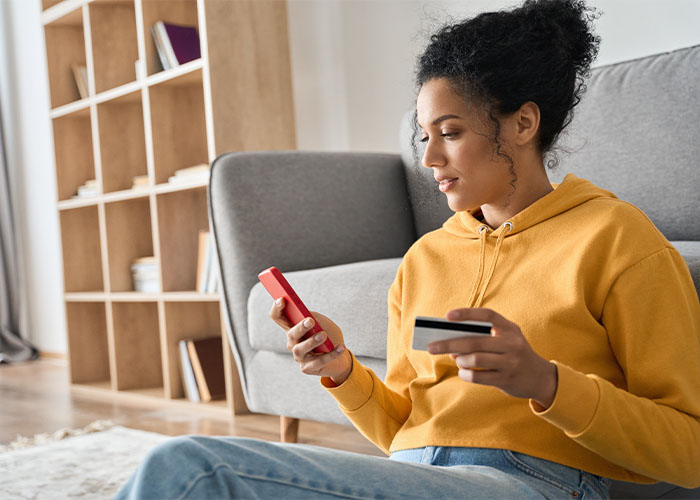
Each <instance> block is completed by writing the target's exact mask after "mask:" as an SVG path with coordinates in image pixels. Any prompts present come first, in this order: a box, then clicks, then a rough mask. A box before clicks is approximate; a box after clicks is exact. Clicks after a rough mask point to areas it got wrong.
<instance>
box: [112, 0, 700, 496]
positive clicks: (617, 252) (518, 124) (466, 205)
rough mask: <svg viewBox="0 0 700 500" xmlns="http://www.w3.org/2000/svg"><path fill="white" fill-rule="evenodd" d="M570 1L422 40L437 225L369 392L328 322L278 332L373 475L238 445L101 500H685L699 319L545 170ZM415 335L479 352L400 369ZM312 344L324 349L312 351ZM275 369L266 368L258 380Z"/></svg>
mask: <svg viewBox="0 0 700 500" xmlns="http://www.w3.org/2000/svg"><path fill="white" fill-rule="evenodd" d="M591 20H592V17H591V16H590V15H589V14H588V9H587V8H586V7H585V5H584V4H583V2H581V1H569V0H528V1H526V2H525V3H524V5H523V6H522V7H520V8H517V9H513V10H509V11H500V12H491V13H485V14H481V15H479V16H477V17H475V18H473V19H470V20H467V21H464V22H462V23H459V24H456V25H453V26H447V27H445V28H443V29H441V30H440V31H439V32H438V33H437V34H435V35H434V36H433V37H431V41H430V43H429V45H428V47H427V48H426V50H425V52H424V53H423V54H422V55H421V57H420V59H419V61H418V68H417V69H418V71H417V86H418V96H417V100H416V109H417V112H416V120H415V122H416V132H420V139H421V141H422V142H423V143H424V144H425V151H424V153H423V156H422V163H423V166H424V167H426V168H430V169H432V173H433V175H434V177H435V179H436V181H438V182H439V183H440V184H439V185H440V191H442V192H443V193H444V194H445V196H446V197H447V201H448V203H449V206H450V208H451V209H452V210H454V211H455V214H454V216H452V217H451V218H450V219H448V220H447V222H445V224H444V226H443V227H442V228H440V229H438V230H436V231H433V232H430V233H428V234H426V235H424V236H423V237H421V238H420V239H419V240H418V241H417V242H416V243H415V244H414V245H413V246H412V247H411V248H410V249H409V251H408V252H407V253H406V255H405V256H404V258H403V260H402V262H401V265H400V267H399V270H398V272H397V275H396V279H395V281H394V283H393V284H392V286H391V289H390V291H389V296H388V307H389V327H388V348H387V368H388V371H387V375H386V378H385V380H384V381H381V380H380V379H379V378H378V377H377V376H376V375H375V374H374V373H373V372H372V371H371V370H370V369H368V368H366V367H364V366H362V364H361V363H360V362H359V361H358V360H357V359H356V358H355V357H354V356H353V355H352V352H351V351H350V350H348V349H345V347H344V341H343V334H342V332H341V330H340V328H338V326H337V325H336V324H335V323H333V321H332V320H331V319H329V318H327V317H326V316H324V315H323V314H320V313H314V317H315V320H316V321H318V322H319V323H320V324H321V326H322V327H323V329H324V333H322V334H320V335H318V336H317V337H316V338H311V339H308V340H303V341H302V340H301V338H302V337H303V335H304V334H305V333H306V332H307V331H308V330H309V329H310V328H311V326H312V324H313V323H311V324H306V322H304V323H299V324H297V325H292V324H290V323H289V322H288V321H287V320H286V319H285V317H284V315H283V310H284V306H285V305H284V303H283V302H282V303H279V304H275V305H274V306H273V308H272V310H271V311H270V316H271V317H272V318H273V319H274V320H275V321H276V322H277V323H278V324H279V325H280V326H281V327H282V328H283V329H284V330H285V331H286V333H287V337H288V348H289V350H290V351H291V352H292V353H293V355H294V359H295V360H296V361H298V362H299V365H300V368H301V370H302V371H303V372H304V373H306V374H310V375H316V376H320V377H321V379H320V381H321V384H322V385H323V386H324V387H325V388H326V390H327V391H328V392H329V393H330V394H331V395H332V396H333V397H334V398H336V400H337V401H338V403H339V405H340V408H341V409H342V410H343V412H344V413H345V414H346V415H347V416H348V418H349V419H350V420H351V421H352V422H353V423H354V424H355V425H356V427H357V428H358V429H359V430H360V431H361V432H362V433H363V434H364V435H365V436H367V437H368V438H369V439H370V440H371V441H372V442H374V443H375V444H376V445H377V446H378V447H380V448H381V449H382V450H383V451H385V452H386V453H387V454H390V459H389V460H386V459H383V458H379V457H369V456H364V455H358V454H352V453H345V452H339V451H334V450H327V449H323V448H316V447H311V446H305V445H290V444H280V443H268V442H264V441H259V440H253V439H243V438H206V437H194V436H189V437H184V438H177V439H174V440H171V441H170V442H169V443H168V444H166V445H163V446H160V447H158V448H157V449H156V450H155V451H154V452H152V453H151V454H150V455H149V457H148V458H147V459H146V460H145V461H144V463H143V464H142V465H141V467H140V468H139V470H138V471H137V472H136V473H135V475H134V477H132V479H131V480H130V482H129V483H128V484H127V485H126V486H125V487H124V489H123V490H122V492H121V493H120V496H129V495H132V496H134V497H139V498H141V497H177V498H185V497H187V498H190V497H192V498H199V497H245V498H255V497H258V498H273V497H274V498H297V497H298V498H302V497H303V498H314V497H328V498H333V497H349V498H378V497H390V498H391V497H402V498H431V497H448V498H453V497H455V498H457V497H461V498H563V497H574V498H577V497H578V498H580V497H584V498H606V497H607V496H608V486H609V479H610V478H616V479H623V480H627V481H638V482H653V481H657V480H663V481H668V482H673V483H676V484H680V485H682V486H688V487H696V486H698V485H700V471H699V470H698V467H697V464H698V463H700V446H698V443H699V442H700V378H699V377H698V374H699V373H700V341H699V338H700V304H699V303H698V297H697V295H696V292H695V289H694V287H693V284H692V281H691V277H690V274H689V272H688V268H687V266H686V264H685V262H684V261H683V259H682V258H681V256H680V255H679V253H678V252H677V251H676V250H675V248H674V247H673V246H671V244H670V243H669V242H668V241H667V240H666V238H664V237H663V235H662V234H661V233H660V232H659V231H658V230H657V229H656V228H655V227H654V226H653V224H652V223H651V222H650V221H649V219H648V218H647V217H646V216H645V215H644V214H643V213H642V212H641V211H640V210H639V209H637V208H636V207H634V206H632V205H630V204H628V203H625V202H622V201H620V200H618V199H617V198H616V197H615V195H614V194H612V193H610V192H608V191H605V190H602V189H600V188H597V187H596V186H594V185H593V184H591V183H590V182H588V181H586V180H585V179H580V178H578V177H576V176H574V175H572V174H569V175H567V176H566V178H565V179H564V180H563V182H562V183H561V184H554V185H552V184H550V183H549V181H548V178H547V175H546V171H545V166H544V161H543V158H544V155H545V154H546V153H548V152H549V151H551V149H552V146H553V144H554V143H555V141H556V139H557V137H558V136H559V134H560V132H561V131H562V130H563V129H564V128H565V127H566V125H567V124H568V123H569V122H570V121H571V118H572V116H573V115H572V110H573V108H574V107H575V105H576V104H577V103H578V102H579V99H580V96H581V93H582V92H583V90H584V88H585V87H584V86H583V79H584V77H585V76H587V75H588V71H589V67H590V64H591V62H592V61H593V60H594V58H595V56H596V55H597V50H598V44H599V39H598V38H597V37H595V36H593V35H592V33H591V27H590V23H591ZM417 315H422V316H437V317H446V318H447V319H449V320H457V321H462V320H478V321H489V322H491V323H492V324H493V329H492V331H491V335H490V336H483V337H480V338H462V339H455V340H449V341H442V342H435V343H433V344H431V345H430V347H429V352H423V351H416V350H413V349H412V348H411V340H412V333H413V320H414V318H415V317H416V316H417ZM326 335H328V337H330V339H331V340H332V341H333V343H334V344H335V345H336V346H338V347H337V348H336V350H334V351H333V352H331V353H328V354H322V355H318V354H315V353H313V352H312V351H313V349H314V348H315V347H317V346H318V345H320V344H322V343H323V342H324V340H325V338H326V337H325V336H326ZM270 369H274V367H270Z"/></svg>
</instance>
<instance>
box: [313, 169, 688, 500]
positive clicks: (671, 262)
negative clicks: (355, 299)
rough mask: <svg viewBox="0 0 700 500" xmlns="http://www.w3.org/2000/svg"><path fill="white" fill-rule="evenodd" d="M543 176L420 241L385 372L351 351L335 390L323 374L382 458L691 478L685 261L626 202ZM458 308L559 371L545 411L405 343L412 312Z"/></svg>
mask: <svg viewBox="0 0 700 500" xmlns="http://www.w3.org/2000/svg"><path fill="white" fill-rule="evenodd" d="M552 186H553V187H554V188H555V189H554V191H552V192H550V193H548V194H547V195H546V196H544V197H542V198H540V199H539V200H537V201H536V202H535V203H533V204H532V205H530V206H529V207H527V208H526V209H524V210H523V211H521V212H520V213H518V214H516V215H514V216H513V217H511V218H510V219H509V220H508V221H507V222H505V223H504V224H503V225H501V226H500V227H499V228H497V229H496V230H493V229H491V228H490V227H489V226H488V225H486V224H485V223H484V222H482V221H480V220H478V219H477V218H475V217H474V215H472V214H471V213H469V212H458V213H456V214H454V215H453V216H452V217H450V218H449V219H448V220H447V221H446V222H445V224H444V225H443V227H442V228H440V229H437V230H435V231H432V232H430V233H427V234H425V235H424V236H423V237H421V238H420V239H419V240H418V241H416V242H415V243H414V244H413V246H412V247H411V248H410V249H409V250H408V252H407V253H406V255H405V256H404V258H403V260H402V262H401V265H400V266H399V269H398V272H397V275H396V279H395V280H394V283H393V284H392V286H391V289H390V290H389V294H388V309H389V325H388V339H387V342H388V343H387V375H386V378H385V381H384V382H382V381H381V380H380V379H379V378H378V377H377V376H376V374H375V373H374V372H373V371H372V370H370V369H369V368H366V367H364V366H363V365H362V364H361V363H360V362H359V361H358V360H357V358H355V357H354V356H353V369H352V373H351V374H350V376H349V377H348V379H347V380H346V381H345V382H344V383H343V384H342V385H340V386H337V387H334V385H335V384H333V382H332V381H331V380H330V379H329V378H326V377H323V378H322V379H321V383H322V384H323V386H324V387H326V389H327V390H328V391H329V392H330V393H331V394H332V395H333V397H335V398H336V400H337V402H338V403H339V406H340V408H341V410H342V411H343V412H344V413H345V415H347V416H348V418H349V419H350V420H351V421H352V422H353V423H354V424H355V426H356V427H357V428H358V429H359V430H360V432H362V434H364V435H365V436H366V437H367V438H368V439H370V440H371V441H372V442H373V443H375V444H376V445H377V446H378V447H379V448H381V449H382V450H383V451H384V452H385V453H389V452H390V451H396V450H402V449H408V448H417V447H423V446H465V447H484V448H501V449H510V450H513V451H517V452H521V453H527V454H529V455H533V456H536V457H541V458H544V459H547V460H551V461H554V462H558V463H560V464H564V465H568V466H570V467H575V468H578V469H582V470H585V471H589V472H592V473H594V474H597V475H601V476H606V477H610V478H614V479H621V480H626V481H635V482H643V483H649V482H654V481H667V482H670V483H675V484H678V485H681V486H684V487H697V486H700V303H699V302H698V295H697V293H696V291H695V288H694V286H693V282H692V279H691V276H690V273H689V271H688V267H687V265H686V263H685V261H684V260H683V258H682V257H681V256H680V254H679V253H678V251H677V250H676V249H675V248H674V247H673V246H672V245H671V244H670V243H669V242H668V240H666V238H665V237H664V236H663V235H662V234H661V233H660V232H659V230H658V229H656V227H655V226H654V225H653V224H652V222H651V221H650V220H649V218H648V217H647V216H646V215H644V213H643V212H642V211H641V210H639V209H638V208H636V207H635V206H633V205H631V204H629V203H627V202H624V201H621V200H619V199H618V198H617V197H616V196H615V195H614V194H612V193H610V192H609V191H605V190H603V189H600V188H598V187H596V186H595V185H593V184H592V183H591V182H589V181H587V180H585V179H581V178H578V177H576V176H575V175H573V174H568V175H567V176H566V177H565V178H564V180H563V181H562V182H561V184H552ZM476 215H478V213H477V214H476ZM480 230H481V231H480ZM462 307H486V308H490V309H493V310H494V311H496V312H498V313H500V314H501V315H503V316H504V317H505V318H506V319H508V320H510V321H513V322H515V323H516V324H518V325H519V326H520V328H521V330H522V332H523V334H524V335H525V337H526V338H527V340H528V342H529V343H530V345H531V346H532V347H533V349H534V350H535V351H536V352H537V353H538V354H539V355H540V356H542V357H543V358H545V359H548V360H552V361H553V362H554V363H555V364H556V365H557V371H558V388H557V392H556V396H555V399H554V402H553V404H552V405H551V406H550V407H549V408H548V409H547V410H545V411H541V412H538V411H537V408H538V405H536V403H534V402H532V401H528V400H526V399H519V398H515V397H512V396H509V395H507V394H505V393H503V392H502V391H500V390H499V389H497V388H495V387H490V386H484V385H477V384H470V383H467V382H465V381H463V380H462V379H460V378H459V377H458V369H457V367H456V365H455V362H454V361H453V360H452V359H451V358H450V357H449V355H431V354H428V353H427V352H423V351H415V350H413V349H411V342H412V335H413V324H414V319H415V317H416V316H417V315H422V316H438V317H445V316H446V314H447V312H448V311H449V310H451V309H455V308H462ZM539 408H541V407H539Z"/></svg>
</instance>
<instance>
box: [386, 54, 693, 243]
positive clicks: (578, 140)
mask: <svg viewBox="0 0 700 500" xmlns="http://www.w3.org/2000/svg"><path fill="white" fill-rule="evenodd" d="M586 85H587V90H586V92H585V93H584V95H583V98H582V99H581V102H580V104H579V105H578V106H576V108H574V119H573V121H572V122H571V124H570V125H569V127H568V128H567V129H566V131H565V132H564V133H563V134H562V136H561V137H560V141H559V144H558V145H559V146H561V147H563V148H566V150H568V151H570V153H566V152H561V151H558V152H557V156H558V158H559V165H558V167H557V168H556V169H555V170H554V171H550V170H547V171H548V174H549V177H550V180H551V181H552V182H561V180H562V179H563V178H564V176H565V175H566V174H567V173H568V172H573V173H575V174H576V175H577V176H579V177H583V178H585V179H588V180H590V181H591V182H593V183H594V184H596V185H598V186H600V187H601V188H604V189H607V190H610V191H612V192H613V193H615V194H616V195H617V196H618V197H619V198H620V199H622V200H625V201H629V202H630V203H632V204H634V205H636V206H638V207H639V208H640V209H641V210H642V211H644V212H645V213H646V214H647V215H648V216H649V217H650V218H651V220H652V221H653V222H654V224H655V225H656V226H657V227H658V228H659V229H660V230H661V232H663V233H664V235H665V236H666V238H668V239H669V240H671V241H673V240H695V241H697V240H700V223H698V221H699V220H700V193H699V191H700V131H698V126H697V123H698V116H700V45H695V46H692V47H688V48H684V49H679V50H675V51H673V52H666V53H662V54H656V55H652V56H647V57H643V58H639V59H633V60H630V61H624V62H620V63H615V64H609V65H605V66H599V67H597V68H594V69H592V70H591V76H590V78H589V79H588V80H587V81H586ZM412 113H413V111H412V110H411V111H408V112H407V113H406V115H405V116H404V118H403V120H402V125H401V131H400V134H401V145H402V154H401V156H402V159H403V161H404V164H405V169H406V176H407V183H408V191H409V195H410V197H411V203H412V205H413V209H414V220H415V224H416V229H417V232H418V236H422V235H423V234H425V233H426V232H428V231H432V230H433V229H436V228H438V227H440V226H441V225H442V223H443V222H444V221H445V220H446V219H447V218H448V217H449V216H450V215H451V214H452V213H453V212H452V211H451V210H450V208H449V207H448V206H447V202H446V199H445V196H444V195H443V194H442V193H440V192H439V191H438V189H437V183H436V182H435V181H434V180H433V177H432V175H433V174H432V171H431V169H429V168H425V167H422V166H421V165H420V160H419V161H418V163H416V162H415V161H414V159H413V152H412V148H411V144H410V138H411V134H412V126H411V120H412ZM417 144H418V146H419V158H420V157H421V156H422V150H421V149H420V145H421V143H420V142H418V143H417Z"/></svg>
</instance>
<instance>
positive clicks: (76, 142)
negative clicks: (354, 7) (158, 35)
mask: <svg viewBox="0 0 700 500" xmlns="http://www.w3.org/2000/svg"><path fill="white" fill-rule="evenodd" d="M43 8H44V11H43V13H42V23H43V25H44V32H45V38H46V49H47V60H48V61H47V62H48V70H49V86H50V95H51V107H52V110H51V119H52V122H53V131H54V148H55V158H56V179H57V186H58V207H57V208H58V213H59V221H60V227H61V239H62V249H63V266H64V281H65V297H64V299H65V306H66V321H67V331H68V348H69V360H70V373H71V381H72V383H73V385H74V388H75V390H77V391H83V392H85V391H88V392H91V393H94V394H97V395H101V396H104V397H131V398H133V399H135V400H137V399H141V400H147V401H149V402H152V401H158V400H162V401H163V402H168V403H173V404H195V403H189V402H188V401H187V400H186V399H185V398H184V391H183V387H182V377H181V374H180V363H179V353H178V342H179V340H181V339H184V338H199V337H207V336H211V335H220V336H221V339H222V343H223V347H224V359H223V362H224V365H225V371H226V374H227V376H226V377H227V380H226V385H227V398H226V401H224V402H222V401H216V402H213V403H210V404H204V405H202V404H200V405H199V407H201V408H206V409H207V410H213V411H227V412H231V411H233V412H235V413H243V412H246V411H247V408H246V407H245V402H244V400H243V397H242V392H241V389H240V383H239V380H238V372H237V369H236V367H235V363H234V359H233V357H232V355H231V350H230V348H229V346H228V341H227V336H226V335H224V332H225V328H226V323H225V320H224V315H223V312H222V305H221V303H220V297H219V295H218V294H203V293H199V292H197V291H195V288H196V286H195V283H196V263H197V251H198V250H197V249H198V247H197V245H198V233H199V231H200V230H202V229H208V228H209V220H208V208H207V191H206V190H207V183H206V182H202V181H200V182H193V183H190V184H177V185H172V184H169V183H168V178H169V177H170V176H171V175H173V173H174V172H175V171H176V170H178V169H181V168H185V167H188V166H193V165H196V164H200V163H209V164H211V162H212V161H213V160H214V158H216V156H218V155H219V154H221V153H225V152H228V151H246V150H259V149H294V148H295V147H296V137H295V132H294V130H295V129H294V118H293V105H292V88H291V70H290V62H289V47H288V34H287V12H286V3H285V2H284V1H283V0H280V1H265V2H260V1H255V0H236V1H231V0H63V1H57V0H43ZM160 20H163V21H167V22H171V23H176V24H185V25H193V26H197V27H198V32H199V36H200V44H201V53H202V57H201V58H200V59H197V60H194V61H190V62H188V63H186V64H183V65H181V66H179V67H177V68H174V69H170V70H167V71H163V70H162V68H161V66H160V62H159V59H158V54H157V50H156V48H155V44H154V42H153V38H152V36H151V26H152V25H153V24H154V23H155V22H156V21H160ZM72 64H82V65H84V66H86V68H87V74H88V87H89V95H88V97H85V98H83V99H81V98H80V95H79V92H78V88H77V85H76V83H75V81H74V78H73V74H72V71H71V65H72ZM139 175H147V176H148V179H149V183H148V185H147V186H144V187H140V188H138V189H132V179H133V177H134V176H139ZM90 179H95V180H96V182H97V185H98V191H99V194H98V195H96V196H93V197H90V198H74V196H75V194H76V192H77V189H78V187H79V186H81V185H83V184H84V183H85V182H86V181H87V180H90ZM150 255H153V256H155V258H156V261H157V262H158V263H159V274H160V285H161V286H160V289H161V290H162V292H159V293H141V292H134V291H133V290H134V287H133V283H132V277H131V263H132V262H133V261H134V259H136V258H139V257H144V256H150Z"/></svg>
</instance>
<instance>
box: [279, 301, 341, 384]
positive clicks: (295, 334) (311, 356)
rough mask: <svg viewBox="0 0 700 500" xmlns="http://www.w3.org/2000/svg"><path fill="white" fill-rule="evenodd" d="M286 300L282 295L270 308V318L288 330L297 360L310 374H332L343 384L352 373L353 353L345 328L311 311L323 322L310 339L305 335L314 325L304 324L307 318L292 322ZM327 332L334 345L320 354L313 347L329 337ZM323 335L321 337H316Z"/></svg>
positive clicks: (302, 369) (290, 347)
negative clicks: (349, 349)
mask: <svg viewBox="0 0 700 500" xmlns="http://www.w3.org/2000/svg"><path fill="white" fill-rule="evenodd" d="M284 308H285V302H284V299H283V298H282V299H279V300H278V301H276V302H275V303H274V304H273V305H272V309H270V318H272V319H273V320H274V322H275V323H277V324H278V325H279V326H281V327H282V329H283V330H284V331H285V332H286V334H287V349H289V350H290V351H291V352H292V354H293V355H294V360H295V361H296V362H297V363H299V365H300V368H301V371H302V373H306V374H307V375H318V376H321V377H330V378H331V379H332V380H333V382H335V383H336V384H337V385H340V384H342V383H343V382H345V380H346V379H347V378H348V376H350V372H351V371H352V356H350V353H349V352H348V350H347V349H345V343H344V341H343V332H342V331H341V330H340V327H339V326H338V325H336V324H335V323H334V322H333V321H331V319H330V318H327V317H326V316H324V315H323V314H321V313H318V312H315V311H311V314H312V315H313V317H314V320H315V321H317V322H318V324H319V325H321V328H322V329H323V331H322V332H320V333H317V334H316V335H315V336H313V337H309V338H308V339H302V337H303V336H304V335H305V334H306V333H307V332H308V331H309V330H311V329H312V328H313V323H312V324H311V325H308V326H306V325H304V323H305V321H308V320H309V319H310V318H307V319H306V320H305V321H300V322H299V323H297V324H296V325H293V324H292V323H291V322H290V321H289V320H288V319H287V317H286V316H285V315H284V312H283V311H284ZM326 335H328V338H330V339H331V342H333V345H334V346H335V349H333V350H332V351H331V352H327V353H323V354H319V353H315V352H313V350H314V349H315V348H316V347H318V346H320V345H322V344H323V343H324V342H325V341H326ZM318 336H320V338H316V337H318Z"/></svg>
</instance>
